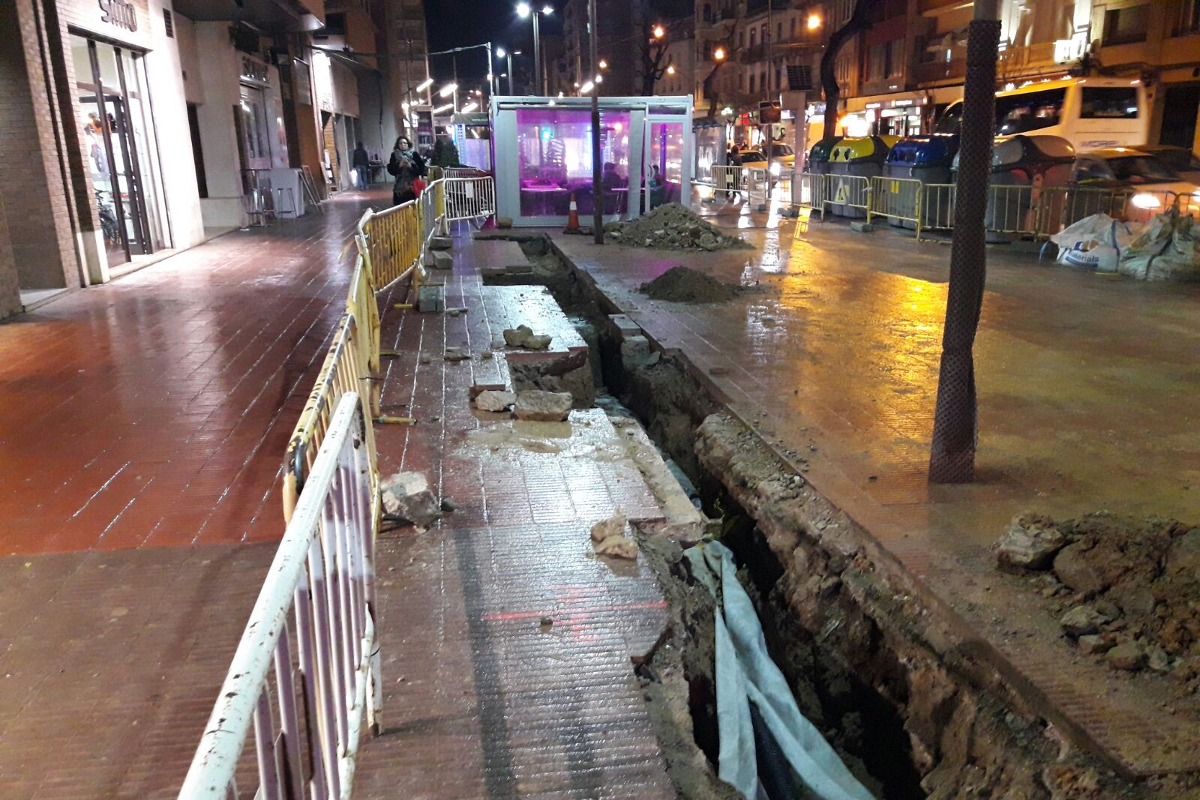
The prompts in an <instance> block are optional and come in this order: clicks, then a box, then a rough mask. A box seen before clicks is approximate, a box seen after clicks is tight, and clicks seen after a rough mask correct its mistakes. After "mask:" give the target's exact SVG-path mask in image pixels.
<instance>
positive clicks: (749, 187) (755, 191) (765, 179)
mask: <svg viewBox="0 0 1200 800" xmlns="http://www.w3.org/2000/svg"><path fill="white" fill-rule="evenodd" d="M741 169H744V170H745V171H746V173H745V174H746V202H748V203H749V204H750V205H751V207H753V208H759V207H763V206H766V205H767V203H768V201H769V200H770V198H771V181H770V175H769V174H768V173H767V171H766V170H765V169H762V168H761V167H741Z"/></svg>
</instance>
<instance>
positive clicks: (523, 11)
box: [517, 3, 533, 19]
mask: <svg viewBox="0 0 1200 800" xmlns="http://www.w3.org/2000/svg"><path fill="white" fill-rule="evenodd" d="M531 11H533V9H532V8H530V7H529V3H517V16H518V17H520V18H521V19H525V17H528V16H529V12H531Z"/></svg>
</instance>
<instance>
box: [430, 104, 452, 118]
mask: <svg viewBox="0 0 1200 800" xmlns="http://www.w3.org/2000/svg"><path fill="white" fill-rule="evenodd" d="M452 108H454V103H446V105H444V106H438V107H437V108H435V109H434V110H433V113H434V114H435V115H436V114H443V113H445V112H447V111H449V110H450V109H452Z"/></svg>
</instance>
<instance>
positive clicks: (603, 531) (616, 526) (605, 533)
mask: <svg viewBox="0 0 1200 800" xmlns="http://www.w3.org/2000/svg"><path fill="white" fill-rule="evenodd" d="M628 524H629V520H627V519H626V518H625V515H624V514H622V513H620V511H618V512H617V513H616V514H614V515H613V516H611V517H609V518H607V519H602V520H600V521H599V522H597V523H596V524H595V525H593V526H592V541H593V542H596V543H597V544H598V543H600V542H603V541H604V540H605V539H611V538H612V537H613V536H624V535H625V528H626V526H627V525H628Z"/></svg>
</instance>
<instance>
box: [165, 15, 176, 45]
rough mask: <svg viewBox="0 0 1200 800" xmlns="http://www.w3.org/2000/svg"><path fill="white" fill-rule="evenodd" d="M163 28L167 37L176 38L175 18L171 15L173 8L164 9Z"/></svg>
mask: <svg viewBox="0 0 1200 800" xmlns="http://www.w3.org/2000/svg"><path fill="white" fill-rule="evenodd" d="M163 28H164V29H165V30H166V33H167V38H168V39H174V38H175V18H174V17H172V16H171V9H169V8H164V9H163Z"/></svg>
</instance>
